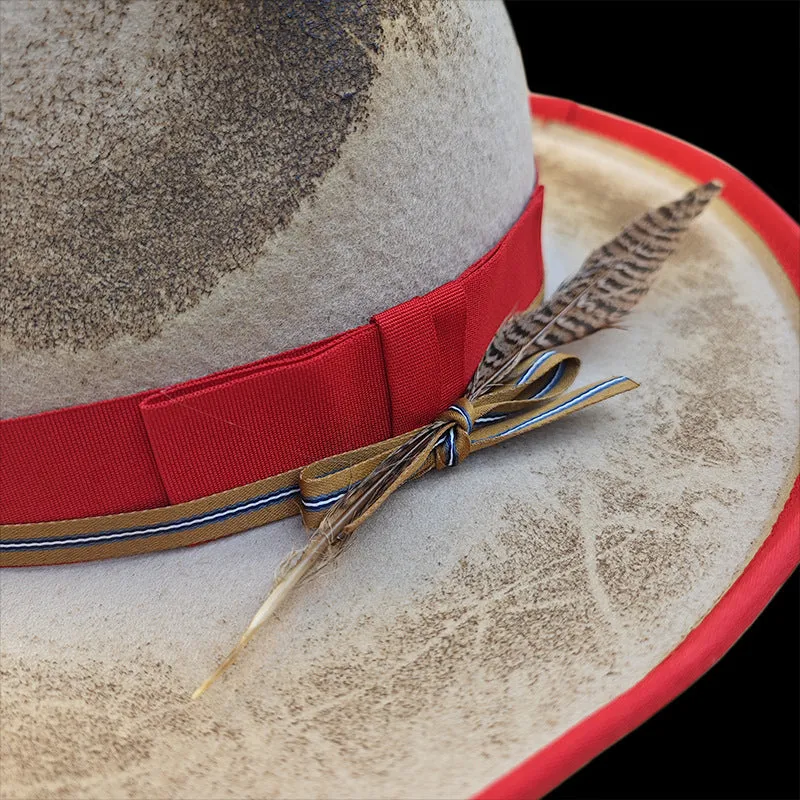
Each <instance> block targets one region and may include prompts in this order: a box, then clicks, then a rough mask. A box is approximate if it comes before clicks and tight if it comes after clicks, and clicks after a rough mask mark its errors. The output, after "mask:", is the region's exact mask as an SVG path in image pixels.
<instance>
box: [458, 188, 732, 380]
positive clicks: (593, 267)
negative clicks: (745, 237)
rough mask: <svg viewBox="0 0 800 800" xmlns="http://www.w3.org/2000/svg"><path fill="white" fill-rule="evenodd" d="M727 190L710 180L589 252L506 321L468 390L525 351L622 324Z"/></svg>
mask: <svg viewBox="0 0 800 800" xmlns="http://www.w3.org/2000/svg"><path fill="white" fill-rule="evenodd" d="M721 190H722V184H721V183H720V182H719V181H710V182H709V183H705V184H702V185H700V186H697V187H695V188H694V189H692V190H691V191H690V192H688V193H687V194H685V195H684V196H683V197H681V198H680V199H679V200H676V201H674V202H672V203H669V204H667V205H664V206H661V207H660V208H657V209H654V210H652V211H648V212H647V213H645V214H643V215H642V216H641V217H639V218H638V219H636V220H634V221H633V222H631V223H630V224H629V225H628V226H627V227H626V228H624V229H623V231H622V232H621V233H620V234H619V235H618V236H616V237H615V238H614V239H612V240H611V241H609V242H606V243H605V244H603V245H601V246H600V247H599V248H597V249H596V250H594V251H593V252H592V253H590V255H589V256H588V257H587V258H586V260H585V261H584V262H583V265H582V266H581V268H580V269H579V270H578V272H576V273H575V275H573V276H572V277H571V278H568V279H567V280H565V281H564V282H563V283H562V284H561V285H560V286H559V287H558V289H556V291H555V293H554V294H553V296H552V297H550V298H549V299H548V300H547V301H546V302H545V303H544V304H543V305H542V306H540V307H539V308H536V309H532V310H531V311H526V312H523V313H521V314H517V315H515V316H513V317H511V318H510V319H509V320H507V321H506V322H505V323H504V324H503V325H502V326H501V328H500V329H499V330H498V332H497V334H496V335H495V337H494V339H493V340H492V342H491V343H490V345H489V347H488V349H487V350H486V353H485V355H484V357H483V359H482V360H481V363H480V364H479V366H478V369H477V370H476V372H475V375H474V377H473V379H472V381H471V383H470V386H469V390H468V391H469V394H470V395H474V394H475V393H476V392H477V393H480V392H481V389H482V387H483V386H486V385H487V384H488V383H490V382H491V380H492V376H493V375H495V374H496V373H498V372H499V371H501V370H502V368H503V366H504V365H505V364H509V363H511V362H512V361H513V360H514V358H515V357H517V356H519V355H524V356H525V357H527V356H529V355H532V354H533V353H535V352H537V351H538V350H545V349H548V348H551V347H557V346H559V345H563V344H569V343H570V342H573V341H575V340H576V339H582V338H583V337H584V336H588V335H589V334H591V333H594V332H595V331H598V330H601V329H602V328H608V327H612V326H613V325H616V324H617V323H618V322H619V321H620V320H621V319H622V318H623V317H624V316H625V315H626V314H627V313H628V312H629V311H630V310H631V309H632V308H633V307H634V306H635V305H636V303H638V302H639V300H641V298H642V297H644V295H645V294H647V291H648V289H649V288H650V286H651V284H652V282H653V279H654V278H655V275H656V273H657V272H658V269H659V268H660V267H661V265H662V264H663V263H664V261H665V260H666V259H667V258H668V257H669V256H670V255H671V254H672V253H673V252H674V251H675V249H676V248H677V247H678V245H679V244H680V242H681V240H682V238H683V236H684V234H685V233H686V231H687V230H688V228H689V225H690V224H691V222H692V221H693V220H694V219H696V218H697V217H698V216H699V215H700V213H701V212H702V211H703V209H705V207H706V206H707V205H708V204H709V202H711V200H712V199H713V198H714V197H716V196H717V195H718V194H719V192H720V191H721Z"/></svg>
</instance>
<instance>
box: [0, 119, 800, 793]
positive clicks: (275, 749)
mask: <svg viewBox="0 0 800 800" xmlns="http://www.w3.org/2000/svg"><path fill="white" fill-rule="evenodd" d="M535 139H536V147H537V151H538V154H539V161H540V169H541V180H542V182H543V183H544V184H546V186H547V192H548V196H547V202H546V208H545V224H544V241H545V261H546V266H547V275H548V280H549V282H550V285H551V286H555V285H556V284H557V282H558V281H559V280H560V279H561V278H563V277H565V276H566V275H567V274H569V273H571V272H572V271H574V269H576V268H577V266H578V265H579V264H580V262H581V260H582V259H583V258H584V256H585V255H586V253H588V252H589V251H590V250H592V249H593V248H594V247H596V246H597V245H598V244H599V243H601V242H603V241H605V240H607V239H608V238H610V237H611V236H613V235H614V234H615V233H616V232H617V231H618V230H619V229H620V228H621V227H622V226H623V225H624V224H625V223H626V222H627V221H629V220H630V219H631V218H633V217H635V216H636V215H637V214H638V213H640V212H641V210H642V209H644V208H647V207H651V206H655V205H657V204H659V203H662V202H664V201H665V200H668V199H669V198H672V197H676V196H678V195H680V194H681V193H682V192H683V191H685V190H686V189H688V188H689V186H690V183H689V181H688V180H687V179H686V178H685V177H683V176H681V175H679V174H677V173H676V172H674V171H672V170H670V169H667V168H666V167H663V166H661V165H659V164H658V163H657V162H656V161H654V160H653V159H650V158H646V157H643V156H640V155H638V154H635V153H633V152H632V151H631V150H629V149H627V148H625V147H623V146H620V145H614V144H611V143H609V142H607V141H605V140H603V139H601V138H599V137H594V136H592V135H589V134H583V133H577V132H575V131H573V130H570V129H569V128H567V127H563V126H559V125H550V126H548V127H547V128H546V129H543V130H539V131H537V132H536V133H535ZM797 319H798V303H797V298H796V296H795V295H794V294H793V292H792V289H791V287H790V286H789V284H788V281H787V279H786V277H785V276H784V275H783V273H782V272H781V270H780V267H779V266H778V265H777V264H776V262H775V261H774V258H773V257H772V255H771V254H770V253H769V251H768V250H767V249H766V248H765V247H764V245H763V244H762V243H761V242H760V241H759V240H758V238H757V237H756V236H755V235H754V234H753V232H752V230H750V229H749V228H747V227H746V226H745V225H743V223H742V222H741V220H740V219H739V218H738V217H737V216H736V214H734V213H733V212H732V211H731V210H730V208H728V207H727V206H726V205H725V202H724V200H718V201H716V202H715V203H714V205H713V206H712V207H711V208H710V209H709V210H708V211H707V212H706V213H705V214H704V215H703V217H701V219H700V220H699V221H698V223H697V226H696V228H695V229H694V230H693V231H692V232H690V234H689V236H688V238H687V240H686V242H685V244H684V246H682V247H681V248H680V250H679V251H678V252H677V253H676V254H675V256H674V257H673V258H672V259H671V261H670V263H669V264H668V265H667V266H665V267H664V271H663V274H662V276H661V277H660V279H659V281H658V282H657V283H656V285H655V287H654V289H653V290H652V292H651V293H650V294H649V295H648V297H647V298H645V300H644V301H643V302H642V304H641V307H639V308H638V309H637V310H636V311H635V312H634V314H632V315H631V317H630V319H629V321H628V323H627V325H626V327H627V328H628V331H627V332H623V331H613V330H612V331H604V332H602V333H600V334H597V335H596V336H595V337H593V338H592V339H591V340H587V341H585V342H583V343H581V344H580V345H576V346H575V347H574V348H573V350H574V351H575V352H576V353H577V354H578V355H580V356H581V357H582V359H583V362H584V366H585V373H586V374H585V377H586V379H587V380H591V379H592V378H593V377H603V376H605V375H606V374H609V372H612V373H613V372H617V371H624V372H625V373H626V374H629V375H630V376H631V377H633V378H635V379H636V380H638V381H639V382H640V383H641V387H640V388H639V389H637V391H635V392H631V393H629V394H626V395H624V396H623V397H621V398H617V399H616V400H614V401H611V402H609V403H604V404H601V405H600V406H598V407H597V408H595V409H590V410H588V411H586V412H583V414H582V416H578V415H576V416H575V417H573V418H571V419H569V420H568V421H564V422H563V423H557V424H554V425H551V426H549V427H548V428H546V429H543V430H542V431H539V432H538V433H537V434H536V435H532V436H530V437H521V438H520V439H517V440H515V441H514V442H510V443H509V444H507V445H504V446H499V447H496V448H491V449H490V450H487V451H486V452H484V453H481V454H479V455H476V456H475V457H474V458H470V459H468V460H467V461H466V462H465V463H464V464H463V465H460V466H459V467H458V468H457V469H453V470H449V471H446V472H444V473H442V474H438V475H436V476H431V478H430V480H426V481H419V482H417V483H416V484H414V485H410V486H408V487H405V488H404V490H403V491H402V492H401V493H399V494H398V495H397V496H396V497H395V498H393V501H394V502H389V503H387V504H386V506H385V507H384V508H383V509H381V513H380V515H377V516H376V517H375V518H374V519H373V520H371V521H370V522H369V523H368V524H367V525H365V526H364V528H363V529H362V531H361V532H360V533H359V535H358V537H357V539H356V540H355V542H354V543H353V545H352V546H351V547H350V548H349V550H348V551H347V553H346V554H345V555H344V556H343V557H342V558H340V559H339V560H338V562H337V563H336V565H335V566H334V567H333V568H332V569H330V570H329V571H328V572H327V573H322V574H320V575H319V576H318V577H317V578H316V579H315V580H314V581H312V582H311V583H310V584H309V585H308V586H307V587H305V589H304V590H303V592H302V595H298V597H297V600H296V602H294V603H292V604H290V605H288V606H287V607H286V608H285V609H284V610H283V612H282V613H281V614H280V619H279V621H277V622H276V623H275V624H274V625H270V626H269V627H268V628H267V629H266V630H264V631H263V632H262V634H261V635H259V637H257V638H256V639H255V640H254V641H253V642H252V643H251V645H250V647H249V648H248V650H247V651H246V653H245V655H244V657H242V658H241V659H240V661H239V663H237V665H236V667H235V668H234V670H233V671H231V672H230V673H229V674H228V675H227V676H226V678H225V680H224V681H222V682H221V683H220V684H218V685H217V686H215V687H214V691H213V692H209V694H208V695H207V696H206V697H205V698H204V701H203V702H201V703H195V704H188V702H187V697H188V694H189V693H190V692H191V691H192V689H193V688H194V687H195V686H196V685H197V684H198V683H199V682H200V681H201V680H202V679H203V678H204V677H205V676H206V674H207V672H208V670H209V668H211V667H213V665H214V664H215V663H216V661H217V659H218V658H219V657H221V656H222V655H223V654H224V652H225V651H226V650H227V648H228V647H229V646H230V645H231V644H232V643H233V642H234V641H235V640H236V638H237V637H238V635H239V633H240V632H241V630H242V628H243V626H244V625H245V624H246V622H247V621H248V620H249V618H250V616H251V614H252V613H253V612H254V611H255V609H256V608H257V606H258V604H259V603H260V602H261V600H262V599H263V595H264V592H265V590H266V584H267V582H268V580H269V579H270V578H271V576H272V574H273V572H274V570H275V569H276V567H277V565H278V564H279V563H280V561H281V559H282V558H283V557H284V555H285V554H286V552H288V550H289V549H290V548H292V547H295V546H298V545H299V544H300V543H301V542H302V541H303V538H304V534H303V532H302V531H301V529H300V527H299V525H298V524H297V522H296V520H287V521H285V522H282V523H277V524H275V525H271V526H269V527H267V528H264V529H260V530H256V531H253V532H251V533H248V534H242V535H240V536H236V537H233V538H231V539H228V540H224V541H220V542H217V543H214V544H211V545H207V546H204V547H199V548H192V549H188V550H183V551H176V552H174V553H169V554H157V555H155V556H147V557H141V558H135V559H128V560H120V561H116V562H105V563H95V564H85V565H77V566H72V567H63V568H62V567H53V568H49V567H48V568H37V569H35V570H26V569H20V570H7V571H5V572H3V573H2V574H0V587H2V603H3V608H2V611H3V624H2V627H0V652H1V653H2V658H3V668H4V670H5V672H4V678H3V681H2V683H1V684H0V692H2V701H3V703H2V709H3V733H4V735H3V737H2V738H0V747H2V748H3V751H2V756H3V764H4V778H3V790H4V792H5V794H6V795H7V796H8V797H9V798H15V797H27V796H31V795H35V794H58V793H61V794H64V795H67V796H75V795H80V796H82V797H98V798H99V797H103V798H105V797H109V796H113V797H152V796H164V795H167V794H168V795H170V796H173V797H180V798H212V797H218V796H220V794H222V793H226V792H227V793H230V794H232V795H234V796H238V797H265V796H280V797H307V796H322V797H325V796H328V797H338V796H348V797H388V796H391V797H398V796H405V797H420V796H424V797H453V796H465V795H468V794H470V793H472V792H475V791H478V790H479V789H481V788H482V787H483V786H485V785H486V784H488V783H489V782H490V781H492V780H494V779H496V778H497V777H498V776H499V775H501V774H502V773H504V772H505V771H506V770H508V769H510V768H512V767H513V766H515V765H516V764H518V763H519V762H520V761H521V760H522V759H523V758H525V757H527V756H528V755H530V753H532V752H533V751H534V750H536V749H537V748H539V747H541V746H543V745H545V744H546V743H547V742H549V741H552V740H553V739H554V738H556V737H557V736H558V735H559V734H561V733H562V732H564V731H565V730H566V729H567V728H569V727H570V726H571V725H573V724H574V723H576V722H578V721H579V720H581V719H582V718H584V717H585V716H586V715H588V714H590V713H591V712H592V711H594V710H596V709H597V708H598V707H600V706H601V705H603V704H605V703H607V702H608V701H610V700H611V699H613V698H614V697H616V696H617V695H618V694H620V693H621V692H623V691H624V690H626V689H627V688H629V687H630V686H632V685H633V684H634V683H635V682H637V681H638V680H639V679H641V678H642V677H643V676H644V675H645V674H646V673H647V672H648V671H649V670H650V669H652V668H653V667H655V666H656V665H657V664H658V663H660V662H661V661H662V660H663V659H664V657H665V656H666V655H667V654H668V653H670V652H671V651H672V650H673V649H674V647H675V646H676V645H677V644H678V643H679V642H681V640H682V639H683V638H684V637H685V636H686V635H687V633H688V632H689V631H691V630H692V629H693V628H694V627H695V625H696V624H697V622H698V621H699V620H701V619H702V618H703V617H704V616H705V614H706V613H707V612H708V610H709V609H710V608H711V607H713V606H714V604H715V603H716V602H717V600H718V598H719V597H720V596H721V595H722V594H723V593H724V592H725V590H726V589H727V588H728V587H729V586H730V584H731V583H732V581H733V580H734V579H735V578H736V577H737V575H739V574H740V572H741V571H742V569H743V568H744V566H745V565H746V564H747V562H748V560H749V559H750V557H751V556H752V554H753V552H754V551H755V549H756V548H757V547H758V545H759V543H760V542H761V541H762V540H763V538H764V536H765V535H766V534H767V533H768V531H769V530H770V528H771V525H772V522H773V520H774V516H775V515H776V514H777V511H778V509H779V508H780V507H781V506H782V504H783V501H784V499H785V495H786V491H787V489H788V482H789V481H790V480H791V479H792V478H793V476H794V474H795V470H796V466H797V445H796V441H795V440H794V439H793V437H788V436H786V431H787V430H797V427H798V423H799V422H800V420H798V388H797V387H798V385H800V380H799V378H800V376H798V364H800V352H799V349H798V331H797ZM623 404H624V407H623Z"/></svg>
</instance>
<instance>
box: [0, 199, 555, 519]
mask: <svg viewBox="0 0 800 800" xmlns="http://www.w3.org/2000/svg"><path fill="white" fill-rule="evenodd" d="M542 202H543V189H542V187H539V188H537V189H536V191H535V192H534V194H533V196H532V198H531V200H530V202H529V204H528V206H527V207H526V209H525V211H524V212H523V213H522V215H521V217H520V218H519V219H518V220H517V222H516V223H515V224H514V225H513V226H512V227H511V229H510V230H509V231H508V233H507V234H506V235H505V236H504V237H503V239H502V240H501V241H500V242H499V243H498V245H497V246H496V247H495V248H493V249H492V250H491V251H490V252H489V253H487V254H486V255H485V256H484V257H483V258H481V259H480V260H479V261H477V262H476V263H475V264H473V265H472V266H471V267H469V268H468V269H467V270H466V271H465V272H464V273H463V274H462V275H460V276H459V277H458V278H456V279H455V280H453V281H450V282H449V283H446V284H444V285H443V286H440V287H439V288H438V289H435V290H433V291H432V292H429V293H428V294H426V295H423V296H422V297H416V298H413V299H412V300H409V301H408V302H406V303H402V304H401V305H399V306H395V307H394V308H391V309H389V310H388V311H384V312H382V313H380V314H377V315H376V316H375V317H374V318H373V319H372V321H371V322H370V323H369V324H367V325H364V326H362V327H360V328H356V329H354V330H350V331H346V332H344V333H341V334H339V335H337V336H334V337H332V338H330V339H326V340H324V341H321V342H316V343H314V344H310V345H307V346H305V347H301V348H298V349H296V350H291V351H289V352H286V353H281V354H279V355H276V356H271V357H269V358H266V359H263V360H261V361H257V362H254V363H252V364H247V365H244V366H241V367H235V368H233V369H229V370H225V371H224V372H220V373H216V374H214V375H210V376H207V377H205V378H200V379H198V380H194V381H189V382H187V383H184V384H179V385H177V386H172V387H169V388H166V389H156V390H151V391H147V392H143V393H140V394H137V395H130V396H127V397H119V398H116V399H113V400H106V401H102V402H99V403H92V404H89V405H83V406H74V407H71V408H64V409H60V410H57V411H49V412H45V413H42V414H36V415H34V416H29V417H19V418H16V419H9V420H3V421H2V423H0V452H1V453H2V470H1V471H0V498H2V503H1V504H0V505H1V506H2V518H0V522H2V523H3V524H16V523H27V522H45V521H53V520H60V519H71V518H76V517H87V516H97V515H104V514H114V513H121V512H125V511H137V510H142V509H147V508H155V507H159V506H165V505H170V504H175V503H181V502H184V501H188V500H193V499H196V498H199V497H203V496H206V495H210V494H213V493H215V492H220V491H224V490H227V489H231V488H234V487H236V486H241V485H244V484H247V483H251V482H253V481H256V480H259V479H262V478H265V477H268V476H270V475H275V474H278V473H281V472H285V471H287V470H290V469H293V468H295V467H299V466H302V465H305V464H309V463H311V462H314V461H318V460H320V459H322V458H325V457H327V456H330V455H334V454H335V453H340V452H345V451H348V450H353V449H355V448H358V447H363V446H365V445H368V444H371V443H373V442H377V441H380V440H383V439H387V438H389V437H390V436H393V435H397V434H400V433H404V432H406V431H408V430H411V429H413V428H415V427H417V426H419V425H421V424H423V423H425V422H428V421H430V420H431V419H433V418H434V417H435V416H436V415H437V414H438V413H439V412H441V411H442V410H443V409H444V408H446V407H447V406H448V405H449V404H450V403H451V402H453V401H454V400H455V399H457V398H458V397H459V396H460V395H461V394H462V393H463V391H464V388H465V387H466V385H467V382H468V381H469V379H470V377H471V375H472V373H473V371H474V370H475V368H476V366H477V364H478V362H479V361H480V358H481V356H482V355H483V353H484V351H485V349H486V347H487V345H488V343H489V342H490V341H491V339H492V336H493V335H494V333H495V331H496V330H497V328H498V327H499V326H500V324H501V323H502V322H503V320H504V319H506V318H507V317H508V316H509V314H511V313H512V312H514V311H518V310H521V309H523V308H526V307H527V306H529V305H530V304H531V303H532V302H533V301H534V299H535V298H536V297H537V296H538V295H539V294H540V292H541V289H542V283H543V270H542V257H541V240H540V228H541V215H542Z"/></svg>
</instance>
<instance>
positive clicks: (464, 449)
mask: <svg viewBox="0 0 800 800" xmlns="http://www.w3.org/2000/svg"><path fill="white" fill-rule="evenodd" d="M474 414H475V409H474V407H473V405H472V403H471V402H470V401H469V399H468V398H466V397H462V398H461V399H460V400H459V401H458V402H457V403H454V404H453V405H452V406H450V407H449V408H448V409H447V410H446V411H444V412H442V413H441V414H440V415H439V416H438V417H437V418H436V421H437V422H442V423H444V424H445V425H446V426H447V427H446V428H445V430H444V432H443V433H442V435H441V437H440V439H439V441H438V444H437V446H436V449H435V450H434V451H433V455H434V466H435V467H436V469H447V467H454V466H455V465H456V464H460V463H461V462H462V461H463V460H464V459H465V458H466V457H467V456H468V455H469V454H470V451H471V450H472V440H471V439H470V434H471V433H472V430H473V428H474V427H475V420H474Z"/></svg>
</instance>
